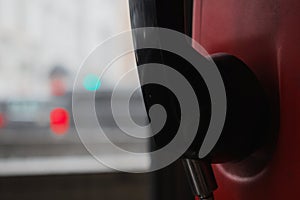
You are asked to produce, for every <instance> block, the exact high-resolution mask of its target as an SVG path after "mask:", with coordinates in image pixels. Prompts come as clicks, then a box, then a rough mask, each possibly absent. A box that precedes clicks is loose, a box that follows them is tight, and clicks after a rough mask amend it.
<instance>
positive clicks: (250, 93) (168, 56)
mask: <svg viewBox="0 0 300 200" xmlns="http://www.w3.org/2000/svg"><path fill="white" fill-rule="evenodd" d="M192 2H193V1H192V0H188V1H182V0H129V5H130V14H131V25H132V28H142V27H162V28H168V29H172V30H175V31H179V32H181V33H185V34H187V35H189V36H191V32H192V31H191V29H192V5H193V3H192ZM133 38H134V42H135V44H137V43H139V42H142V41H143V40H147V36H145V37H139V36H136V35H133ZM195 51H196V50H195ZM135 53H136V58H137V65H138V66H139V65H143V64H147V63H160V64H164V65H167V66H169V67H171V68H173V69H175V70H177V71H179V72H180V73H181V74H183V75H184V77H185V78H186V79H187V80H188V81H189V83H190V84H191V85H192V87H193V89H194V90H195V93H196V94H197V98H198V102H199V107H200V112H201V121H200V122H199V128H198V131H197V135H196V137H195V139H194V141H193V143H192V144H191V146H190V147H189V148H188V150H187V151H186V152H185V153H184V156H183V157H182V160H183V163H184V167H185V169H186V171H187V172H188V175H189V176H188V177H189V181H190V183H191V186H192V190H193V192H194V195H195V196H198V197H199V198H201V199H213V191H214V190H215V189H216V188H217V184H216V181H215V178H214V175H213V170H212V168H211V163H224V162H229V161H237V160H241V159H244V158H246V157H247V156H249V155H250V154H251V153H253V152H255V151H256V150H257V149H258V148H260V147H261V146H263V145H264V144H265V143H266V142H267V139H268V138H269V137H270V136H269V133H268V130H269V125H270V123H271V122H270V114H269V113H270V110H269V109H270V108H269V105H268V101H267V98H266V95H265V92H264V90H263V88H262V86H261V85H260V82H259V81H258V79H257V78H256V76H255V74H254V73H253V72H252V71H251V70H250V68H249V67H248V66H247V65H246V64H245V63H244V62H243V61H242V60H240V59H239V58H237V57H235V56H233V55H229V54H226V53H218V54H214V55H211V58H212V59H213V61H214V63H215V64H216V66H217V68H218V70H219V72H220V74H221V76H222V79H223V82H224V86H225V91H226V98H227V105H226V106H227V112H226V120H225V123H224V127H223V131H222V133H221V136H220V138H218V141H217V142H216V145H215V146H214V147H213V148H212V150H211V151H210V152H209V153H208V154H207V155H205V157H201V156H199V151H201V147H202V145H203V142H204V141H205V138H206V137H208V136H207V135H206V134H207V129H208V125H209V122H210V120H211V106H212V103H211V99H210V95H209V92H208V89H207V86H206V83H205V81H204V80H203V78H202V77H201V75H200V74H197V72H195V71H193V66H191V64H190V63H188V62H187V61H185V60H184V59H182V58H181V57H179V56H178V55H175V54H173V53H171V52H168V51H164V50H159V49H139V50H136V52H135ZM199 56H200V54H199ZM138 73H139V78H140V82H141V84H142V85H143V81H144V80H145V79H148V78H147V77H151V76H155V74H152V73H151V72H149V71H147V68H138ZM164 76H165V77H168V74H164ZM142 92H143V98H144V102H145V106H146V110H147V111H148V112H149V110H150V108H151V106H153V105H155V104H160V105H162V106H163V107H164V108H165V110H166V112H167V119H166V123H165V125H164V127H163V128H162V129H161V130H160V132H159V133H158V134H156V135H155V136H154V137H153V140H152V143H151V148H152V150H157V149H160V148H162V147H163V146H165V145H167V144H168V143H169V142H170V141H171V140H172V138H174V137H175V135H174V134H175V133H176V130H177V129H178V127H179V123H180V120H179V119H180V118H181V117H182V116H181V113H180V106H179V104H178V101H177V100H176V97H175V96H174V95H173V94H172V92H170V91H168V89H167V88H164V87H162V86H159V85H145V86H143V87H142ZM151 117H152V118H153V117H155V115H154V116H151ZM150 120H151V118H150Z"/></svg>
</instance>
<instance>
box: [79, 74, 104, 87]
mask: <svg viewBox="0 0 300 200" xmlns="http://www.w3.org/2000/svg"><path fill="white" fill-rule="evenodd" d="M83 86H84V88H85V89H86V90H88V91H96V90H98V89H99V88H100V86H101V81H100V79H99V78H98V77H97V76H96V75H94V74H89V75H87V76H85V78H84V80H83Z"/></svg>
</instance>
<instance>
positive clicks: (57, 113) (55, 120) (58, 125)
mask: <svg viewBox="0 0 300 200" xmlns="http://www.w3.org/2000/svg"><path fill="white" fill-rule="evenodd" d="M69 121H70V119H69V113H68V111H67V110H66V109H64V108H55V109H53V110H52V111H51V113H50V128H51V130H52V131H53V132H54V133H55V134H57V135H63V134H65V133H67V131H68V129H69Z"/></svg>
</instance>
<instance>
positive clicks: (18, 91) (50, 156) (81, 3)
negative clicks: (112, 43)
mask: <svg viewBox="0 0 300 200" xmlns="http://www.w3.org/2000/svg"><path fill="white" fill-rule="evenodd" d="M127 30H130V19H129V9H128V2H127V1H124V0H59V1H53V0H0V194H1V198H0V199H20V198H22V199H31V200H32V199H111V200H113V199H120V198H122V199H131V200H135V199H149V194H150V180H151V178H150V175H145V174H144V175H132V174H125V173H120V172H115V171H113V170H112V169H110V168H108V167H106V166H104V165H102V164H100V163H99V162H97V161H96V160H95V159H94V158H92V156H90V154H89V153H88V151H87V150H86V149H85V147H84V146H83V145H82V144H81V142H80V139H79V137H78V134H77V132H76V130H75V127H74V122H73V118H72V109H71V107H72V87H73V83H74V80H75V78H76V74H77V72H78V70H79V69H80V66H81V64H82V62H83V61H84V59H85V58H86V57H87V56H88V55H89V53H90V52H91V51H92V50H93V49H94V48H96V47H97V45H99V44H100V43H101V42H103V41H105V40H106V39H108V38H110V37H112V36H113V35H115V34H118V33H120V32H122V31H127ZM116 48H119V47H116ZM120 48H121V47H120ZM132 66H135V58H134V55H132V54H129V55H127V56H126V58H125V59H122V60H121V61H120V62H118V63H116V66H115V67H114V70H112V72H111V73H110V76H109V77H108V78H106V79H105V80H102V81H105V84H103V87H102V86H101V91H100V92H96V97H95V101H96V111H97V115H98V114H99V113H101V120H102V125H103V126H104V127H103V128H104V129H106V130H107V132H108V133H109V134H111V137H110V139H112V140H114V141H113V142H114V143H116V144H118V145H120V146H122V147H125V148H126V147H127V148H130V149H133V150H134V149H141V148H143V149H147V144H146V143H136V142H132V141H129V140H124V138H122V137H118V134H119V133H120V130H119V129H118V128H117V126H116V124H115V122H114V121H113V120H112V117H111V115H110V111H109V109H108V107H109V105H110V95H111V91H112V88H113V83H114V82H115V81H116V80H118V79H119V78H120V76H121V75H122V74H123V73H124V72H126V71H127V70H128V69H130V68H132ZM93 78H94V77H89V79H90V80H88V82H87V83H86V84H85V83H84V84H85V90H84V89H83V90H82V91H80V92H82V97H83V98H82V101H85V98H84V96H85V93H86V92H90V88H89V85H90V82H93ZM92 84H93V83H92ZM137 85H138V79H137V76H136V77H132V80H130V81H128V85H123V88H122V89H123V92H124V93H126V91H127V89H129V88H131V87H135V86H137ZM92 87H93V86H92ZM92 90H93V89H92ZM118 102H119V103H120V104H121V105H122V104H124V106H125V105H126V102H125V101H124V100H123V99H122V97H120V101H118ZM141 102H142V100H141V97H140V95H136V96H135V98H133V100H132V102H131V103H132V104H133V106H132V108H133V112H132V113H131V114H132V115H133V118H135V119H137V121H139V120H140V123H144V122H145V119H146V113H145V110H144V108H143V106H141V105H142V104H141ZM134 105H137V106H134ZM82 109H84V108H82ZM87 120H88V119H87ZM85 128H86V134H87V135H88V134H89V133H90V132H93V131H95V130H91V129H92V128H90V127H85ZM90 140H91V141H93V138H92V136H91V138H90ZM94 145H95V146H101V148H105V146H106V145H109V144H106V143H102V142H100V143H95V144H94ZM105 153H106V154H107V156H110V157H112V159H113V158H117V162H119V165H126V167H128V168H129V169H135V170H137V171H139V170H144V169H147V167H148V166H149V164H150V162H149V160H148V159H147V158H144V159H141V160H128V159H129V158H126V157H120V156H119V157H118V155H114V154H113V153H112V152H109V150H107V152H105Z"/></svg>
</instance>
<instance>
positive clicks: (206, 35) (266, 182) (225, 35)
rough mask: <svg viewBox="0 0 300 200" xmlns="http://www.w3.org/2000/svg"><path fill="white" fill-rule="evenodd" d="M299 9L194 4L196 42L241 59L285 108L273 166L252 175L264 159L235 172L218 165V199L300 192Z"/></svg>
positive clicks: (286, 4) (257, 1) (214, 0)
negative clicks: (299, 188)
mask: <svg viewBox="0 0 300 200" xmlns="http://www.w3.org/2000/svg"><path fill="white" fill-rule="evenodd" d="M299 10H300V2H299V1H297V0H266V1H261V0H252V1H240V0H195V2H194V19H193V37H194V39H195V40H197V41H198V42H199V43H200V44H201V45H203V47H204V48H205V49H206V50H207V51H208V52H209V53H215V52H227V53H229V54H232V55H235V56H237V57H239V58H240V59H242V60H243V61H244V62H245V63H247V64H248V66H249V67H251V68H252V70H253V71H254V72H255V73H256V75H257V77H258V78H259V79H260V80H261V81H262V83H263V85H264V88H265V89H266V91H267V93H268V95H269V99H270V100H271V104H273V106H274V107H276V106H277V105H279V107H280V111H279V112H280V122H278V124H275V126H278V127H279V133H278V138H277V142H276V148H275V151H274V152H273V153H272V157H271V158H270V160H269V161H268V163H267V164H266V165H265V166H264V167H263V168H261V169H260V170H258V171H256V172H257V173H253V174H251V173H249V172H248V171H249V170H250V171H251V170H252V169H251V168H253V169H254V168H255V167H256V165H257V163H259V162H260V161H259V158H257V159H258V160H256V161H255V159H254V160H251V159H250V160H249V159H248V160H247V161H242V162H241V163H235V164H232V165H231V166H233V167H231V168H230V167H229V168H228V167H226V165H222V164H219V165H215V166H214V171H215V174H216V178H217V181H218V184H219V185H220V186H221V187H219V189H218V190H217V191H216V199H222V200H247V199H249V200H250V199H251V200H253V199H257V200H261V199H263V200H268V199H297V196H299V194H300V191H299V190H298V182H299V180H300V156H299V155H298V154H300V145H299V142H300V123H297V122H298V120H299V116H300V59H299V56H298V53H299V51H300V26H299V25H300V12H299ZM245 106H247V105H245ZM274 115H276V112H274ZM274 123H275V122H274ZM274 131H275V130H274ZM243 165H245V166H246V167H244V168H243V167H240V166H243ZM254 171H255V170H254ZM249 174H250V175H249Z"/></svg>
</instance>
